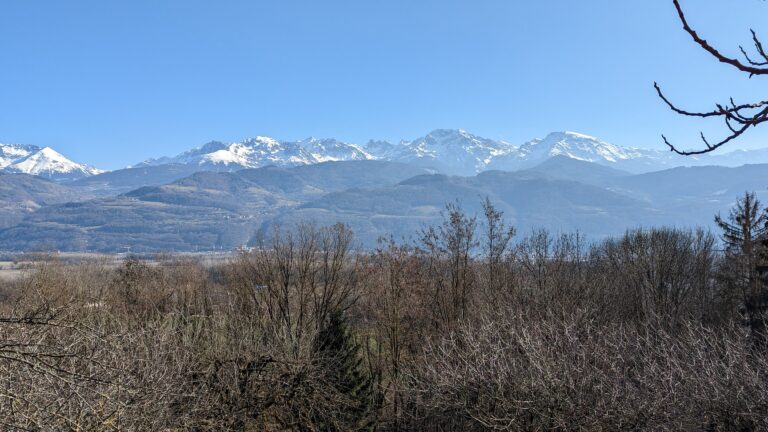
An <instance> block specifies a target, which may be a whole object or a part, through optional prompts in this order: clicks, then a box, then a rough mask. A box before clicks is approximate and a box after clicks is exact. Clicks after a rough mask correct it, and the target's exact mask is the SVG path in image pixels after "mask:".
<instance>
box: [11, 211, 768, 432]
mask: <svg viewBox="0 0 768 432" xmlns="http://www.w3.org/2000/svg"><path fill="white" fill-rule="evenodd" d="M513 235H515V233H514V230H512V229H510V228H509V227H507V226H505V225H504V223H503V218H502V215H501V214H499V213H498V212H496V211H495V210H494V209H493V207H492V205H490V203H486V212H485V215H484V217H482V218H480V219H479V220H478V219H475V218H472V217H469V216H467V215H465V214H463V213H462V212H461V209H460V208H458V207H457V206H449V207H448V208H447V211H446V218H445V223H444V224H443V225H441V226H438V227H434V228H430V229H427V230H425V231H424V233H423V238H422V239H421V240H420V241H419V242H417V243H416V244H402V243H398V242H395V241H392V240H387V241H382V242H381V247H380V248H379V250H377V251H375V252H371V253H368V252H365V253H364V252H360V251H355V250H354V249H353V244H354V242H353V237H352V233H351V232H349V230H348V229H347V228H345V227H344V226H342V225H337V226H333V227H322V228H318V227H314V226H311V225H306V226H300V227H297V228H296V229H292V230H283V231H275V232H274V233H272V235H271V236H268V238H267V239H265V241H264V243H263V244H262V245H261V247H259V248H256V249H254V250H253V251H249V252H242V253H241V254H239V255H238V256H237V257H236V258H234V259H232V260H231V261H230V262H228V263H226V264H225V265H215V266H203V265H202V264H200V263H199V262H196V261H192V260H187V261H185V260H174V259H173V258H169V259H167V260H163V261H161V262H158V263H147V262H143V261H139V260H127V261H125V262H124V263H123V264H122V265H120V266H119V267H117V268H115V267H114V266H113V265H111V264H109V265H108V264H107V263H103V262H86V263H83V264H79V265H72V264H64V263H60V262H57V260H56V259H55V257H52V258H51V259H49V260H46V261H44V262H40V263H39V266H38V268H37V270H36V271H34V272H30V273H29V274H28V276H26V277H24V278H22V279H20V280H16V281H7V282H4V283H3V285H2V289H1V290H0V316H2V317H3V318H2V322H0V429H2V430H40V431H42V430H71V431H86V430H95V431H108V430H126V431H133V430H135V431H144V430H192V431H214V430H216V431H219V430H238V431H257V430H258V431H260V430H265V431H266V430H273V431H274V430H298V431H313V430H318V431H320V430H322V431H326V430H329V431H334V430H335V431H350V430H373V429H376V430H435V431H438V430H439V431H465V430H469V431H471V430H653V431H657V430H711V431H718V430H739V431H746V430H766V429H768V353H766V351H765V347H764V344H762V343H761V342H760V341H761V340H762V338H760V337H759V335H756V334H755V329H754V328H753V327H750V326H747V325H744V322H745V321H744V316H743V314H744V310H743V307H742V303H743V302H742V301H741V300H740V298H741V297H740V294H739V293H740V292H741V291H739V290H740V286H739V284H740V282H739V279H738V278H736V277H734V274H733V273H734V268H737V267H734V264H733V262H734V260H735V259H738V256H737V255H738V254H737V253H736V252H733V251H732V253H729V254H722V253H718V252H717V251H716V250H715V247H716V241H715V238H714V237H713V235H711V234H709V233H706V232H703V231H681V230H673V229H654V230H638V231H631V232H628V233H627V234H626V235H625V236H623V237H621V238H617V239H611V240H607V241H604V242H601V243H598V244H588V243H587V242H585V241H584V239H583V238H581V237H580V236H578V235H575V234H574V235H559V236H553V235H551V234H549V233H547V232H544V231H538V232H533V233H529V234H527V235H524V236H520V237H522V238H519V239H515V240H516V241H514V242H513V241H512V240H511V239H512V236H513ZM754 283H755V282H754V280H752V279H750V284H754ZM753 289H754V288H753ZM751 318H752V319H754V317H751Z"/></svg>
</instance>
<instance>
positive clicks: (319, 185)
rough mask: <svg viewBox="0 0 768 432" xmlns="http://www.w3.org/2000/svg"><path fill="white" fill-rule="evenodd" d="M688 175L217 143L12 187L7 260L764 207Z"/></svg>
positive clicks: (640, 165) (646, 162)
mask: <svg viewBox="0 0 768 432" xmlns="http://www.w3.org/2000/svg"><path fill="white" fill-rule="evenodd" d="M743 153H744V152H736V153H734V154H735V155H737V156H738V157H737V158H736V159H734V160H735V161H737V162H738V161H741V159H739V158H742V157H743ZM753 153H754V156H755V157H754V158H753V159H755V160H759V157H758V156H759V155H761V154H762V152H760V151H754V152H753ZM302 155H303V156H306V157H308V158H309V159H301V158H300V157H299V156H302ZM360 155H364V157H362V158H361V157H360ZM238 158H239V159H238ZM320 161H325V162H320ZM685 161H686V162H687V163H688V164H689V165H698V166H689V167H681V166H677V167H673V168H666V167H667V166H668V165H673V164H675V163H679V160H678V159H674V158H673V156H671V155H669V154H668V153H662V152H654V151H645V150H641V149H631V148H625V147H619V146H615V145H613V144H608V143H605V142H603V141H601V140H599V139H596V138H592V137H588V136H586V135H582V134H576V133H553V134H549V135H548V136H547V137H546V138H544V139H542V140H534V141H531V142H529V143H525V144H523V145H520V146H514V145H512V144H508V143H504V142H499V141H494V140H489V139H485V138H480V137H477V136H475V135H472V134H470V133H468V132H465V131H461V130H437V131H433V132H432V133H430V134H427V135H426V136H424V137H423V138H419V139H417V140H413V141H409V142H401V143H398V144H389V143H386V144H384V143H381V142H378V143H376V142H371V143H368V144H367V145H366V146H357V145H353V144H344V143H340V142H339V141H336V140H318V139H307V140H303V141H301V142H299V143H296V142H294V143H289V144H288V145H284V144H283V143H281V142H280V141H278V140H273V139H270V138H266V137H258V138H255V139H252V140H247V141H245V142H244V143H234V144H229V145H228V144H224V143H209V144H207V145H205V146H202V147H200V148H196V149H193V150H190V151H188V152H185V153H183V154H182V155H179V156H176V157H169V158H163V159H159V160H153V161H147V162H145V163H141V164H138V165H136V166H134V167H131V168H126V169H122V170H116V171H112V172H104V173H95V174H91V175H88V176H85V177H79V178H77V179H75V180H62V179H53V180H54V181H52V180H49V179H45V178H41V177H40V176H32V175H27V174H11V173H7V174H2V175H0V199H2V203H3V206H2V213H1V214H0V215H2V220H1V222H2V226H1V227H2V230H0V250H14V251H21V250H62V251H104V252H116V251H126V250H131V251H136V252H138V251H201V250H202V251H205V250H230V249H233V248H236V247H239V246H242V245H248V244H253V243H254V239H255V237H256V236H257V235H258V234H259V233H263V232H265V231H267V230H270V229H272V228H274V227H276V226H284V227H285V226H293V225H295V224H297V223H300V222H306V221H312V222H314V223H316V224H319V225H325V224H333V223H336V222H343V223H346V224H348V225H349V226H350V227H351V228H352V229H353V230H354V231H355V234H356V239H357V241H358V244H359V245H360V246H362V247H374V246H375V245H376V241H377V239H378V238H379V237H380V236H384V235H390V234H391V235H393V236H394V237H396V238H405V239H408V238H414V237H415V236H417V235H418V233H419V231H420V230H421V229H422V228H423V227H425V226H427V225H430V224H434V223H437V222H438V221H439V220H440V218H441V213H442V212H443V210H444V207H445V205H446V203H449V202H459V203H460V204H461V205H462V206H463V207H464V208H465V210H466V211H467V212H468V213H469V214H480V212H481V208H480V203H481V200H482V199H483V198H485V197H489V198H490V199H491V200H492V201H493V202H494V204H495V205H496V206H497V207H498V209H500V210H503V211H504V213H505V217H506V218H507V219H508V220H509V222H510V223H512V224H514V225H515V226H516V227H517V228H518V229H519V230H521V231H529V230H532V229H538V228H545V229H549V230H552V231H554V232H572V231H576V230H578V231H580V232H581V233H583V234H584V235H585V236H587V237H588V238H591V239H594V240H598V239H601V238H604V237H607V236H611V235H617V234H620V233H622V232H624V231H625V230H626V229H628V228H633V227H638V226H644V227H648V226H658V225H671V226H679V227H692V226H704V227H711V226H712V217H713V215H714V214H715V213H717V212H722V211H725V210H727V209H728V208H729V207H730V206H731V205H732V203H733V202H734V200H735V198H736V197H737V196H739V195H740V194H742V193H743V191H745V190H755V191H757V193H758V196H764V195H765V185H768V165H766V164H752V165H742V166H736V167H728V166H716V165H709V163H710V162H712V163H714V162H718V163H721V164H728V163H729V161H728V159H727V158H724V156H722V155H721V156H710V157H701V158H698V159H686V160H685ZM737 162H734V163H737ZM503 167H505V168H507V169H501V168H503ZM650 167H653V168H655V170H649V169H648V168H650Z"/></svg>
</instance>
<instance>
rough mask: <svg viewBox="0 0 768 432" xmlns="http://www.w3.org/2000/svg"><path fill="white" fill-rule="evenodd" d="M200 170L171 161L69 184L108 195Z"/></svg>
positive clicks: (155, 184)
mask: <svg viewBox="0 0 768 432" xmlns="http://www.w3.org/2000/svg"><path fill="white" fill-rule="evenodd" d="M198 171H200V167H198V166H197V165H184V164H172V163H169V164H161V165H153V166H140V167H136V168H124V169H120V170H115V171H107V172H104V173H101V174H97V175H93V176H89V177H84V178H81V179H78V180H75V181H72V182H70V183H67V185H68V186H71V187H73V188H76V189H78V190H82V191H84V192H86V193H89V194H92V195H95V196H100V197H106V196H115V195H119V194H123V193H126V192H130V191H132V190H134V189H138V188H141V187H144V186H160V185H163V184H166V183H171V182H173V181H176V180H179V179H182V178H184V177H188V176H191V175H192V174H194V173H196V172H198Z"/></svg>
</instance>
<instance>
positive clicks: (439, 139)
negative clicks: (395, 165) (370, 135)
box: [366, 129, 516, 175]
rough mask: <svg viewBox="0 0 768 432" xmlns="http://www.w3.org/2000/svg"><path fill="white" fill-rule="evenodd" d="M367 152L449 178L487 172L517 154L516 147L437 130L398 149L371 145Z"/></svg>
mask: <svg viewBox="0 0 768 432" xmlns="http://www.w3.org/2000/svg"><path fill="white" fill-rule="evenodd" d="M366 150H369V151H370V152H371V153H372V154H373V155H374V156H375V157H377V158H379V159H385V160H395V161H399V162H405V163H410V164H414V165H417V166H423V167H428V168H433V169H436V170H437V171H439V172H443V173H447V174H455V175H473V174H476V173H478V172H481V171H484V170H485V169H486V167H487V166H488V164H489V163H490V162H491V161H492V160H493V159H495V158H497V157H500V156H505V155H508V154H510V153H513V152H515V151H516V147H514V146H513V145H511V144H509V143H506V142H504V141H495V140H491V139H487V138H481V137H478V136H476V135H472V134H470V133H469V132H466V131H464V130H461V129H459V130H452V129H437V130H434V131H432V132H430V133H429V134H427V135H425V136H423V137H421V138H417V139H415V140H413V141H410V142H401V143H400V145H397V146H394V145H392V146H386V145H384V144H382V143H381V142H372V143H368V146H367V147H366ZM382 151H383V152H382Z"/></svg>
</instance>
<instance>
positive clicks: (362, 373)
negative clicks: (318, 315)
mask: <svg viewBox="0 0 768 432" xmlns="http://www.w3.org/2000/svg"><path fill="white" fill-rule="evenodd" d="M315 353H316V354H317V356H318V358H319V361H320V363H321V365H322V367H323V369H324V371H325V376H326V379H327V380H328V381H329V382H330V383H331V384H332V386H333V387H335V388H336V390H337V391H338V394H339V396H340V397H342V398H344V399H346V401H347V403H346V407H345V409H344V410H343V411H342V412H338V413H334V415H333V417H334V422H333V424H330V423H328V422H327V421H322V420H320V421H318V424H319V425H321V428H320V429H321V430H324V431H342V430H343V431H364V430H372V429H373V425H374V421H375V413H376V410H377V407H378V406H379V405H380V403H381V400H380V398H379V397H378V393H377V392H376V387H375V378H376V377H375V376H372V374H371V373H370V372H368V371H366V368H365V365H364V364H363V358H362V356H361V353H360V345H359V344H358V343H357V342H356V341H355V340H354V336H353V335H352V334H351V332H350V330H349V328H348V323H347V320H346V318H345V317H344V314H343V313H341V312H334V313H333V314H331V316H330V318H329V320H328V322H327V323H326V325H325V326H324V328H323V329H322V330H321V331H320V333H319V334H318V337H317V339H316V341H315Z"/></svg>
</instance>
